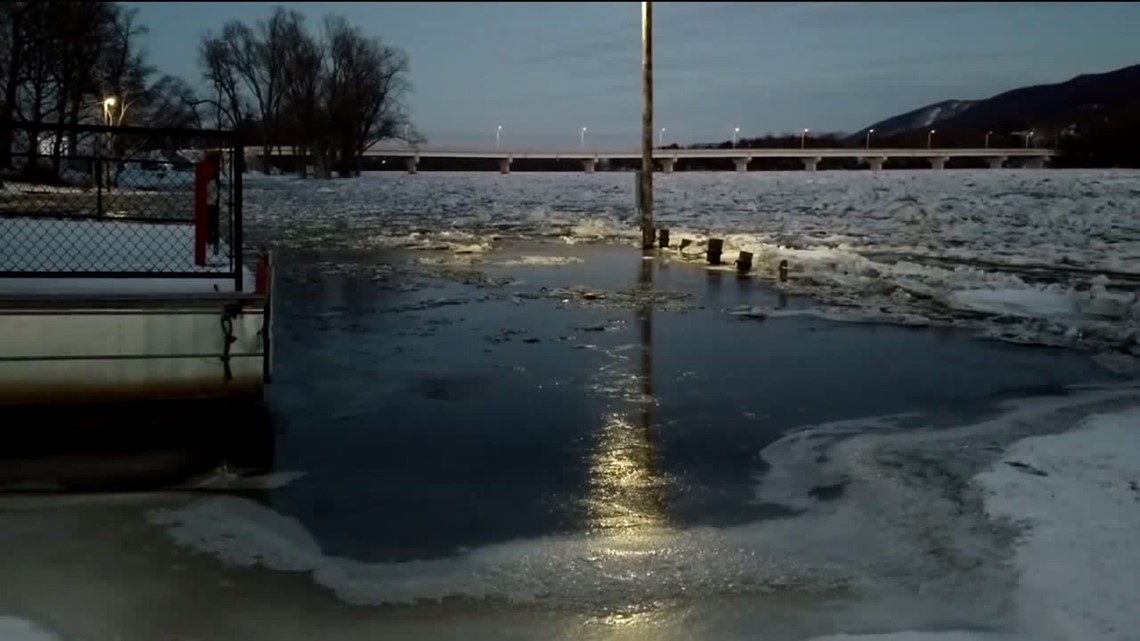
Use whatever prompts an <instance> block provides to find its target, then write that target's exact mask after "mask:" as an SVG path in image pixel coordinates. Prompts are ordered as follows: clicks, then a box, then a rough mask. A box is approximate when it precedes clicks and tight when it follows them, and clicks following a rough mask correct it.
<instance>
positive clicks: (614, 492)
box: [587, 254, 667, 541]
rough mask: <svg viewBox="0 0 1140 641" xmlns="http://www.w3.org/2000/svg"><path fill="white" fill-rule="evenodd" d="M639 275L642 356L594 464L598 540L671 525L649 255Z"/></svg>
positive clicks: (590, 511) (592, 515) (593, 522)
mask: <svg viewBox="0 0 1140 641" xmlns="http://www.w3.org/2000/svg"><path fill="white" fill-rule="evenodd" d="M639 262H640V266H639V268H640V270H639V274H638V287H637V293H638V299H639V303H638V310H637V320H638V329H639V343H640V348H641V349H640V353H639V358H638V368H637V371H636V372H635V373H633V374H632V375H631V376H628V377H626V378H625V381H626V385H624V386H623V387H624V390H623V391H622V393H621V398H620V399H619V402H621V403H632V404H633V407H629V408H628V409H627V410H625V411H621V410H618V411H614V412H611V413H609V414H607V415H606V416H604V417H603V421H602V426H601V431H600V432H599V434H598V439H597V442H596V443H595V448H594V452H593V453H592V455H591V461H590V495H589V498H588V504H587V505H588V508H587V518H588V521H589V527H590V530H591V531H592V532H593V533H595V534H600V535H607V536H610V537H614V538H615V539H617V540H618V541H634V540H636V539H637V537H638V535H639V534H645V533H648V532H650V531H653V530H656V529H659V528H661V527H662V526H664V525H666V522H667V513H666V500H665V482H664V479H663V478H662V475H661V473H660V471H659V470H658V469H657V444H656V435H655V433H654V430H655V424H656V409H657V399H656V397H655V396H654V388H653V305H654V296H653V270H654V266H655V261H654V260H653V258H652V254H647V255H646V256H644V257H643V258H642V260H640V261H639Z"/></svg>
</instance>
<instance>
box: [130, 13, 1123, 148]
mask: <svg viewBox="0 0 1140 641" xmlns="http://www.w3.org/2000/svg"><path fill="white" fill-rule="evenodd" d="M124 4H126V5H128V6H133V7H137V8H138V9H139V19H140V21H141V22H142V23H143V24H145V25H146V26H148V27H149V29H150V33H149V35H148V37H147V39H146V48H147V50H148V51H149V53H150V59H151V61H152V62H153V63H154V64H155V65H157V66H158V67H159V69H160V70H161V71H162V72H164V73H173V74H176V75H180V76H183V77H184V78H186V79H187V80H190V81H191V82H192V83H194V84H197V83H198V82H199V79H200V75H201V74H200V71H199V69H198V66H197V61H196V57H197V56H196V48H197V43H198V41H199V39H200V37H201V36H202V35H203V34H204V33H205V32H206V31H207V30H211V29H213V30H218V29H219V28H220V27H221V26H222V25H223V24H224V23H225V22H226V21H227V20H229V19H239V20H243V21H247V22H250V23H252V22H254V21H256V20H259V19H264V18H266V17H268V15H269V14H270V12H271V10H272V7H273V5H271V4H268V3H260V2H256V3H255V2H231V3H220V2H219V3H213V2H211V3H190V2H185V3H180V2H161V3H159V2H155V3H151V2H146V3H142V2H140V3H131V2H127V3H124ZM281 4H283V5H284V6H287V7H290V8H294V9H297V10H298V11H301V12H302V13H304V14H305V15H306V16H308V17H309V19H310V25H311V26H312V27H313V28H316V27H317V25H318V23H319V19H320V17H321V16H322V15H324V14H326V13H339V14H341V15H344V16H345V17H347V18H348V19H349V20H350V21H352V22H354V23H356V24H358V25H360V26H361V28H362V29H363V30H364V31H365V33H367V34H369V35H376V36H380V37H381V38H383V39H384V40H385V41H386V42H387V43H388V44H391V45H396V46H399V47H401V48H403V49H404V50H405V51H406V52H407V53H408V54H409V56H410V58H411V65H412V73H411V76H410V79H411V81H412V84H413V85H414V87H415V90H414V92H413V93H412V94H411V95H410V96H409V97H408V99H407V108H408V111H409V112H410V114H411V117H412V120H413V122H414V123H415V124H416V127H417V128H418V129H419V130H420V131H421V132H422V133H423V134H424V135H426V136H427V137H428V139H429V141H430V142H432V143H437V144H447V143H455V144H482V143H487V144H488V145H493V144H494V137H495V128H496V126H497V125H500V124H501V125H502V126H503V143H504V145H508V144H509V145H512V146H513V145H518V146H574V147H577V146H578V142H579V132H580V130H581V128H582V127H583V126H585V127H588V133H587V137H588V138H587V140H588V142H589V143H594V144H595V145H596V146H603V145H605V146H613V145H617V144H633V143H634V142H635V141H636V140H637V139H638V138H637V137H638V132H639V130H640V122H641V121H640V113H641V102H640V101H641V94H640V64H641V35H640V33H641V27H640V21H641V9H640V3H638V2H620V3H545V2H544V3H502V4H500V3H490V2H484V3H478V2H472V3H426V2H425V3H398V2H384V3H347V2H345V3H341V2H327V3H316V2H292V3H289V2H287V3H281ZM654 9H655V25H654V34H655V40H656V43H655V44H656V46H655V49H654V53H655V57H656V72H657V73H656V125H657V127H658V128H661V127H664V128H666V129H667V131H666V133H665V139H666V140H665V141H666V143H668V142H680V143H686V142H698V141H713V140H725V139H727V138H729V137H730V135H731V131H732V128H733V127H740V129H741V136H742V137H747V136H752V135H763V134H765V133H768V132H788V131H798V130H800V129H802V128H804V127H809V128H811V129H812V130H816V131H822V130H843V131H853V130H856V129H858V128H860V127H863V126H865V125H867V124H870V123H871V122H874V121H876V120H879V119H882V118H885V117H888V116H892V115H895V114H898V113H901V112H904V111H907V110H910V109H914V108H917V107H920V106H923V105H925V104H928V103H931V102H937V101H939V100H944V99H949V98H966V99H970V98H985V97H988V96H991V95H993V94H995V93H999V92H1001V91H1005V90H1007V89H1013V88H1015V87H1019V86H1024V85H1028V84H1036V83H1043V82H1057V81H1061V80H1066V79H1068V78H1070V77H1072V76H1074V75H1078V74H1081V73H1096V72H1102V71H1109V70H1112V69H1116V68H1119V67H1124V66H1128V65H1131V64H1137V63H1140V38H1137V37H1136V27H1137V25H1140V3H1078V2H1071V3H1069V2H1052V3H952V2H932V3H911V4H888V3H872V4H859V3H807V4H798V3H730V2H720V3H715V2H714V3H703V4H699V3H687V2H668V3H657V4H655V5H654Z"/></svg>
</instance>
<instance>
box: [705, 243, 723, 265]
mask: <svg viewBox="0 0 1140 641" xmlns="http://www.w3.org/2000/svg"><path fill="white" fill-rule="evenodd" d="M722 249H724V240H722V239H720V238H710V239H709V249H708V253H707V254H706V256H707V257H708V260H709V264H710V265H719V264H720V252H721V250H722Z"/></svg>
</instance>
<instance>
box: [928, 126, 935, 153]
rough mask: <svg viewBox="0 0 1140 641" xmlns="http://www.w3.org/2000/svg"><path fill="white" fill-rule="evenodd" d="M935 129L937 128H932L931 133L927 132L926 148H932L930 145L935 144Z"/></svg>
mask: <svg viewBox="0 0 1140 641" xmlns="http://www.w3.org/2000/svg"><path fill="white" fill-rule="evenodd" d="M934 131H935V130H933V129H931V130H930V133H928V134H926V148H927V149H930V146H931V145H933V144H934Z"/></svg>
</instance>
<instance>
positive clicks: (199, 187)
mask: <svg viewBox="0 0 1140 641" xmlns="http://www.w3.org/2000/svg"><path fill="white" fill-rule="evenodd" d="M217 178H218V165H217V159H216V158H215V156H214V154H206V157H205V158H203V159H202V160H201V162H199V163H198V164H197V165H195V166H194V264H195V265H197V266H199V267H205V266H206V245H207V244H209V242H210V203H209V194H210V181H212V180H217Z"/></svg>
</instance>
